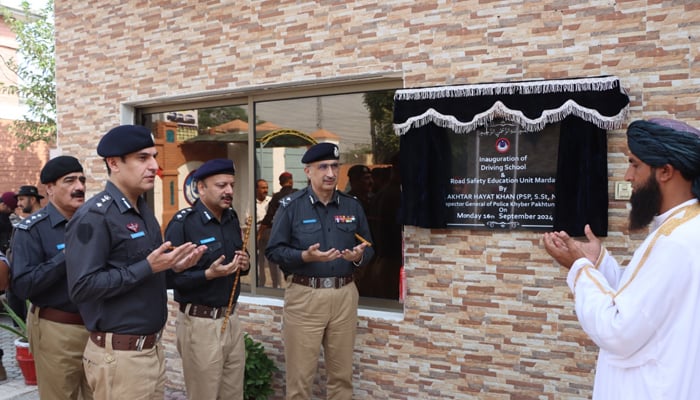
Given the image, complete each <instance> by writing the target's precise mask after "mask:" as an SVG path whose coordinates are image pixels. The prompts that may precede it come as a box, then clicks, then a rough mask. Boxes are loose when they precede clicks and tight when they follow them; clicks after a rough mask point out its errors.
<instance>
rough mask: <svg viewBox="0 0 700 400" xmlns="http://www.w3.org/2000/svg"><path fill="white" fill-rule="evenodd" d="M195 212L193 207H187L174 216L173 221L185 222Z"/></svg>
mask: <svg viewBox="0 0 700 400" xmlns="http://www.w3.org/2000/svg"><path fill="white" fill-rule="evenodd" d="M192 211H194V208H192V207H187V208H183V209H182V210H180V211H178V212H177V213H176V214H175V215H173V219H172V220H173V221H175V222H185V219H187V216H188V215H189V214H191V213H192Z"/></svg>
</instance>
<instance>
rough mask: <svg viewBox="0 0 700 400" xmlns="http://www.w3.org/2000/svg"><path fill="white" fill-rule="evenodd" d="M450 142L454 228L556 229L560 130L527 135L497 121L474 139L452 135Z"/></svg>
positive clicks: (554, 127)
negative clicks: (555, 207) (554, 216)
mask: <svg viewBox="0 0 700 400" xmlns="http://www.w3.org/2000/svg"><path fill="white" fill-rule="evenodd" d="M450 141H451V152H452V154H451V156H452V165H451V170H452V176H451V177H450V182H449V186H448V187H449V188H450V190H448V193H447V194H446V196H445V206H446V207H447V210H448V212H449V214H448V215H449V217H448V223H447V225H448V226H450V227H464V228H472V229H479V228H481V229H525V230H527V229H533V230H539V229H551V228H552V226H553V215H554V205H555V198H554V183H555V179H556V178H555V177H556V171H557V149H558V144H559V124H551V125H547V126H546V127H545V128H543V130H541V131H538V132H525V131H523V130H521V129H520V128H519V126H518V125H517V124H515V123H510V122H506V121H494V122H492V123H490V124H488V125H487V126H484V127H481V128H478V129H476V130H474V131H472V132H470V133H468V134H455V133H451V134H450Z"/></svg>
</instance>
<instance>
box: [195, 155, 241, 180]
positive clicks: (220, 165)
mask: <svg viewBox="0 0 700 400" xmlns="http://www.w3.org/2000/svg"><path fill="white" fill-rule="evenodd" d="M216 174H229V175H236V168H235V167H234V166H233V160H229V159H228V158H215V159H213V160H209V161H207V162H205V163H204V164H202V166H200V167H199V168H197V170H196V171H194V174H192V178H194V180H196V181H201V180H202V179H204V178H207V177H209V176H212V175H216Z"/></svg>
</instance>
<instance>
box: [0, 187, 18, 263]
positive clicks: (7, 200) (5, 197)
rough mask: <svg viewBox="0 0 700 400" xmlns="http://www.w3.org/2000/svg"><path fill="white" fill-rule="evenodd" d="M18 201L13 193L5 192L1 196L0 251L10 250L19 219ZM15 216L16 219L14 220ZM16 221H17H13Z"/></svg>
mask: <svg viewBox="0 0 700 400" xmlns="http://www.w3.org/2000/svg"><path fill="white" fill-rule="evenodd" d="M16 208H17V199H15V194H14V193H13V192H5V193H3V194H2V196H0V251H2V252H3V253H5V252H7V249H9V248H10V238H12V230H13V229H14V225H15V222H19V221H16V220H17V219H18V218H17V216H16V214H15V209H16ZM13 216H14V218H13ZM13 220H15V221H13Z"/></svg>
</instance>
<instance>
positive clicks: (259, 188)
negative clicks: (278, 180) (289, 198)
mask: <svg viewBox="0 0 700 400" xmlns="http://www.w3.org/2000/svg"><path fill="white" fill-rule="evenodd" d="M268 191H269V186H268V184H267V181H266V180H265V179H258V180H257V181H255V231H256V232H257V234H256V238H255V240H256V257H255V261H256V263H257V271H258V285H259V286H265V278H266V276H265V265H266V264H267V262H268V261H267V258H265V247H267V240H263V239H266V237H263V236H262V235H261V234H260V223H261V222H262V220H263V219H264V218H265V214H266V213H267V207H268V206H269V204H270V200H272V197H271V196H268Z"/></svg>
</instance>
